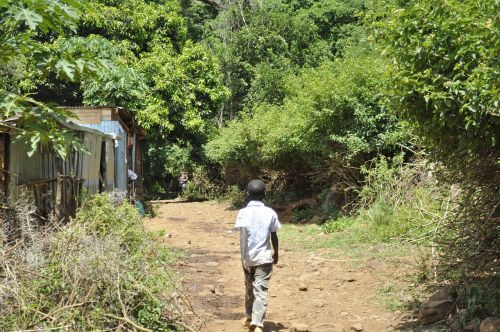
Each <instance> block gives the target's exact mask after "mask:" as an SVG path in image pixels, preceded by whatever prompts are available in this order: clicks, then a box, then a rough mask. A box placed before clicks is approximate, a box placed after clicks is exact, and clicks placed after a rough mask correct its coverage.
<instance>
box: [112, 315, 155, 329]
mask: <svg viewBox="0 0 500 332" xmlns="http://www.w3.org/2000/svg"><path fill="white" fill-rule="evenodd" d="M104 316H106V317H109V318H113V319H116V320H120V321H122V322H125V323H127V324H129V325H131V326H133V327H134V328H136V329H137V330H139V331H143V332H153V330H150V329H148V328H145V327H142V326H140V325H139V324H137V323H136V322H134V321H133V320H131V319H130V318H127V317H120V316H115V315H112V314H104Z"/></svg>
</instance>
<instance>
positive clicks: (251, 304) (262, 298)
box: [243, 263, 273, 327]
mask: <svg viewBox="0 0 500 332" xmlns="http://www.w3.org/2000/svg"><path fill="white" fill-rule="evenodd" d="M243 272H244V273H245V288H246V291H245V310H246V316H247V318H248V319H251V320H252V321H251V323H250V325H252V326H259V327H263V326H264V318H265V317H266V311H267V290H268V288H269V280H270V279H271V275H272V274H273V263H269V264H264V265H259V266H250V267H249V268H248V270H247V269H245V268H243Z"/></svg>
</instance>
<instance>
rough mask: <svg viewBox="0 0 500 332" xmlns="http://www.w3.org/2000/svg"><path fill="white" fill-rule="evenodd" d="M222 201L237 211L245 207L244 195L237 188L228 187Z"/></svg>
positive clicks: (243, 192)
mask: <svg viewBox="0 0 500 332" xmlns="http://www.w3.org/2000/svg"><path fill="white" fill-rule="evenodd" d="M224 200H225V201H227V202H228V203H229V205H231V207H233V208H236V209H239V208H242V207H244V206H245V201H246V193H245V191H243V190H240V188H238V186H229V188H228V189H227V190H226V193H225V194H224Z"/></svg>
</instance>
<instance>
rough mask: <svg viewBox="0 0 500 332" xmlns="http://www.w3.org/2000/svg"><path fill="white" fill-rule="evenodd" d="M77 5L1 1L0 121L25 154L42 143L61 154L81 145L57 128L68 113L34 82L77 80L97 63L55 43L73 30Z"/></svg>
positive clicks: (69, 0)
mask: <svg viewBox="0 0 500 332" xmlns="http://www.w3.org/2000/svg"><path fill="white" fill-rule="evenodd" d="M82 8H83V7H82V3H81V2H80V1H78V0H64V1H62V0H40V1H36V2H33V1H22V0H11V1H8V0H3V1H0V23H1V24H0V46H1V47H0V77H1V78H2V80H1V82H0V110H1V113H0V124H1V125H2V126H6V127H9V128H11V130H14V131H15V132H16V133H17V134H16V136H17V139H20V140H23V141H25V142H26V143H27V145H28V146H29V147H30V150H29V153H30V154H31V153H33V152H34V151H35V150H36V149H37V147H38V146H39V143H47V142H50V143H51V144H52V146H53V147H54V149H55V150H56V151H57V152H58V154H59V155H60V156H62V157H64V156H65V155H66V153H67V151H68V149H69V148H70V146H72V147H74V148H79V147H80V148H81V145H80V144H79V142H78V141H77V140H76V139H75V138H74V136H73V135H72V134H71V132H69V131H67V130H65V129H61V122H63V121H65V120H66V119H67V118H68V117H71V114H70V113H68V112H66V111H64V110H62V109H60V108H57V107H55V106H54V105H53V104H50V103H45V102H42V101H40V100H39V99H37V98H36V96H34V94H36V93H37V92H38V91H37V89H36V85H35V84H34V83H33V81H36V79H40V78H42V79H43V78H47V77H49V76H53V77H54V78H55V79H56V80H65V81H78V80H81V79H83V78H84V77H87V76H88V74H90V73H92V72H94V71H95V70H96V68H97V67H99V66H100V65H101V64H100V63H99V62H98V61H94V60H89V59H90V58H85V57H80V56H74V55H72V54H70V53H67V52H65V51H64V50H60V49H58V48H57V47H54V46H55V42H54V40H55V39H56V38H58V36H59V37H60V36H64V35H65V34H66V33H67V32H71V31H74V30H75V29H76V26H77V22H78V18H79V11H80V10H81V9H82ZM48 101H53V100H48ZM11 119H16V121H15V122H16V125H15V126H12V125H11V124H12V122H11V121H9V120H11Z"/></svg>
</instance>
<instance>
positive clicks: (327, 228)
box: [321, 216, 354, 233]
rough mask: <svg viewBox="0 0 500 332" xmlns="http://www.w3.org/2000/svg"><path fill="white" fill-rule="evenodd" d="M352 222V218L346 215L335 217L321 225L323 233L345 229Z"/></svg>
mask: <svg viewBox="0 0 500 332" xmlns="http://www.w3.org/2000/svg"><path fill="white" fill-rule="evenodd" d="M353 223H354V219H353V218H351V217H347V216H341V217H339V218H337V219H331V220H328V221H327V222H326V223H324V224H323V225H322V226H321V227H322V229H323V232H325V233H335V232H342V231H345V230H346V229H347V228H348V227H349V226H351V225H352V224H353Z"/></svg>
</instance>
